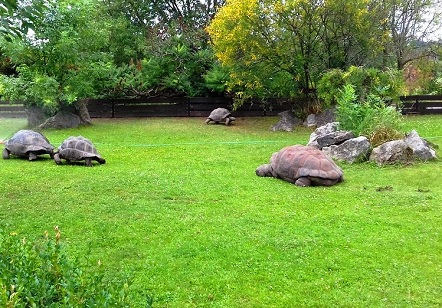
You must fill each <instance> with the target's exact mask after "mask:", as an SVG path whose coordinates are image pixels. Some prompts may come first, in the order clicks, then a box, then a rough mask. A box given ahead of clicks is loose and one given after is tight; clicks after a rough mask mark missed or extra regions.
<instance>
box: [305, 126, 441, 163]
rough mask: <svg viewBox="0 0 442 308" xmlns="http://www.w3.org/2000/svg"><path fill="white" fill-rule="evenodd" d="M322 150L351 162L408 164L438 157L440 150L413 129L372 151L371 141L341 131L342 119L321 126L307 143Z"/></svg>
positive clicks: (335, 157)
mask: <svg viewBox="0 0 442 308" xmlns="http://www.w3.org/2000/svg"><path fill="white" fill-rule="evenodd" d="M307 145H309V146H313V147H315V148H317V149H320V150H322V151H323V152H324V153H325V154H326V155H327V156H329V157H331V158H333V159H336V160H341V161H346V162H348V163H355V162H362V161H365V160H367V159H368V160H370V161H374V162H376V163H377V164H378V165H385V164H394V163H406V162H410V161H412V160H415V159H418V160H423V161H427V160H432V159H436V152H435V150H434V149H433V145H431V144H430V143H429V142H428V141H426V140H425V139H423V138H421V137H420V136H419V134H418V133H417V132H416V131H415V130H413V131H411V132H410V133H408V134H406V135H405V136H404V138H403V139H401V140H394V141H389V142H386V143H384V144H382V145H380V146H378V147H376V148H374V149H372V150H371V144H370V142H369V140H368V139H367V138H366V137H364V136H359V137H355V136H354V134H353V133H352V132H349V131H342V130H339V123H338V122H331V123H327V124H325V125H323V126H321V127H318V128H317V129H316V130H315V131H314V132H313V133H312V134H311V135H310V140H309V142H308V143H307Z"/></svg>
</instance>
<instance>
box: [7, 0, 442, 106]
mask: <svg viewBox="0 0 442 308" xmlns="http://www.w3.org/2000/svg"><path fill="white" fill-rule="evenodd" d="M25 4H26V5H25ZM441 7H442V6H441V5H440V1H439V0H413V1H396V0H395V1H382V2H379V1H366V0H358V1H353V2H352V3H351V4H350V3H348V1H331V2H323V1H304V0H290V1H284V2H281V1H273V0H255V1H248V0H247V1H246V0H230V1H227V2H226V1H222V0H218V1H217V0H206V1H184V0H160V1H151V0H142V1H141V0H140V1H131V2H129V3H128V2H127V1H121V0H112V1H94V0H81V1H72V0H62V1H52V0H44V1H42V0H33V1H26V2H20V1H16V0H8V1H6V2H4V4H3V5H2V6H1V7H0V15H1V16H2V22H1V24H0V30H1V31H0V33H1V35H0V97H2V98H3V99H22V100H25V101H26V102H27V103H28V104H35V105H38V106H43V107H45V108H46V109H47V110H48V111H49V112H55V111H56V110H59V109H62V108H64V106H66V105H69V104H71V103H73V102H74V101H76V100H78V99H81V98H90V97H146V96H149V97H150V96H176V95H179V96H211V95H217V96H218V95H229V96H234V97H235V98H237V99H238V103H241V99H246V98H248V97H255V98H262V99H265V98H269V97H285V98H287V97H288V98H303V100H301V101H304V102H306V104H309V103H312V102H315V104H316V105H318V103H319V106H320V107H321V105H322V103H324V102H323V101H322V97H320V96H318V93H317V90H318V89H319V88H320V84H321V83H322V82H321V78H322V77H323V75H324V74H326V73H327V72H328V71H329V70H341V71H343V72H347V71H349V70H350V69H351V67H364V68H365V69H367V70H371V69H375V70H382V71H386V72H390V73H391V74H393V75H394V76H396V77H397V78H396V80H395V83H396V82H397V81H398V78H404V77H405V78H406V79H407V83H406V85H407V87H402V88H397V87H395V86H394V85H393V86H392V85H390V86H391V87H390V90H391V91H393V90H398V92H396V93H394V97H397V96H398V95H400V94H410V93H418V92H419V93H441V92H440V88H441V86H440V82H439V77H440V76H439V75H440V69H439V67H440V61H439V56H440V50H439V43H440V42H439V38H438V36H437V35H436V34H435V33H437V32H436V30H438V28H440V12H441ZM373 20H377V21H379V22H376V23H375V22H372V21H373ZM430 81H431V82H430ZM354 86H356V87H357V86H358V85H354ZM382 86H384V87H385V86H389V85H387V84H383V85H382ZM297 101H298V102H299V101H300V100H297ZM325 103H327V102H325ZM295 107H297V106H294V108H295Z"/></svg>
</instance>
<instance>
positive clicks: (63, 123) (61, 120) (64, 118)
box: [38, 111, 81, 129]
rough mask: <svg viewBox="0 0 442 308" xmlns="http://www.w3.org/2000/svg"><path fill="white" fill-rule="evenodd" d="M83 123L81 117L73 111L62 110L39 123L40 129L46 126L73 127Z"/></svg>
mask: <svg viewBox="0 0 442 308" xmlns="http://www.w3.org/2000/svg"><path fill="white" fill-rule="evenodd" d="M80 124H81V120H80V117H79V116H78V115H76V114H74V113H72V112H68V111H60V112H58V113H57V114H56V115H55V116H53V117H50V118H49V119H47V120H46V121H45V122H44V123H43V124H41V125H39V126H38V128H39V129H44V128H57V129H61V128H73V127H78V126H80Z"/></svg>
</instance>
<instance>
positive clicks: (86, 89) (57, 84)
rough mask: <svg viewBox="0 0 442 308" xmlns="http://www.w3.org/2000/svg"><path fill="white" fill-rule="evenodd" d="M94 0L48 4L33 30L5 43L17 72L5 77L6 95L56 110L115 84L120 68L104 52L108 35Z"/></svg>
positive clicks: (7, 53)
mask: <svg viewBox="0 0 442 308" xmlns="http://www.w3.org/2000/svg"><path fill="white" fill-rule="evenodd" d="M96 12H97V10H96V6H95V4H94V2H92V1H88V0H84V1H57V2H54V3H51V4H48V6H47V8H46V9H45V11H44V18H42V19H41V20H38V21H36V22H35V23H34V33H33V34H32V35H28V36H26V37H24V38H17V39H14V40H12V41H11V42H5V44H3V49H2V52H3V53H5V54H6V55H8V56H9V57H10V59H11V61H12V62H13V63H15V64H16V65H17V72H18V76H17V77H15V76H13V77H8V78H5V77H3V78H2V83H3V88H4V90H3V93H0V95H2V96H3V97H4V98H7V99H21V100H25V101H26V102H28V103H29V104H35V105H38V106H41V107H45V108H46V109H47V110H48V111H49V112H54V111H56V110H59V109H61V108H63V106H66V105H69V104H71V103H73V102H75V101H76V100H78V99H80V98H85V97H96V96H99V95H100V94H101V93H102V92H103V89H102V87H103V88H106V87H112V83H113V82H114V81H116V79H115V80H113V79H112V76H113V74H112V72H113V71H114V70H115V69H116V68H115V67H114V66H113V64H112V58H111V56H110V54H109V53H106V52H103V46H106V44H107V42H108V39H109V35H108V31H107V27H106V24H105V23H102V22H101V21H100V18H98V16H95V17H97V18H94V14H96ZM92 77H95V78H92Z"/></svg>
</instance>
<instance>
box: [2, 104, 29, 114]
mask: <svg viewBox="0 0 442 308" xmlns="http://www.w3.org/2000/svg"><path fill="white" fill-rule="evenodd" d="M0 118H26V110H25V107H23V102H20V101H19V102H9V101H0Z"/></svg>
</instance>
